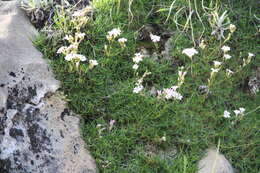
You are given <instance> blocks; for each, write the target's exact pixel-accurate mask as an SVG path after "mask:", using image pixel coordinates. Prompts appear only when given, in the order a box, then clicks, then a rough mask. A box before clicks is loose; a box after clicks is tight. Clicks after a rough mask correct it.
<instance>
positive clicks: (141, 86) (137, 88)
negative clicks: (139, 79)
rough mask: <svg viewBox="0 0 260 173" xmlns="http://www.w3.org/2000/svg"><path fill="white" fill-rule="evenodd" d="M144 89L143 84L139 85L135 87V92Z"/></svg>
mask: <svg viewBox="0 0 260 173" xmlns="http://www.w3.org/2000/svg"><path fill="white" fill-rule="evenodd" d="M143 89H144V87H143V85H142V84H140V85H137V86H136V87H135V88H134V90H133V93H139V92H141V91H142V90H143Z"/></svg>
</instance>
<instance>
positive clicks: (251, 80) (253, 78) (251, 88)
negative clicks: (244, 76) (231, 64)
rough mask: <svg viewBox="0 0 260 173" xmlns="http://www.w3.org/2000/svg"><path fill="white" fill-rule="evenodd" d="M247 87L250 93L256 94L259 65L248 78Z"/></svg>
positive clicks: (259, 73)
mask: <svg viewBox="0 0 260 173" xmlns="http://www.w3.org/2000/svg"><path fill="white" fill-rule="evenodd" d="M248 88H249V91H250V93H251V94H252V95H256V94H257V93H258V92H259V90H260V67H258V68H257V69H256V71H255V73H254V75H252V76H251V77H250V78H249V81H248Z"/></svg>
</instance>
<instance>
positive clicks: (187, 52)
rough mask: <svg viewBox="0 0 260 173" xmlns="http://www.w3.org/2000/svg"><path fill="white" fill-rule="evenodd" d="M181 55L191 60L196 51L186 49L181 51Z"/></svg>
mask: <svg viewBox="0 0 260 173" xmlns="http://www.w3.org/2000/svg"><path fill="white" fill-rule="evenodd" d="M182 53H183V54H185V55H187V56H188V57H190V58H192V57H193V56H194V55H195V54H198V51H197V50H196V49H194V48H187V49H184V50H183V51H182Z"/></svg>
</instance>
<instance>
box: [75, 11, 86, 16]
mask: <svg viewBox="0 0 260 173" xmlns="http://www.w3.org/2000/svg"><path fill="white" fill-rule="evenodd" d="M72 16H73V17H83V16H85V11H84V10H78V11H75V12H74V13H73V14H72Z"/></svg>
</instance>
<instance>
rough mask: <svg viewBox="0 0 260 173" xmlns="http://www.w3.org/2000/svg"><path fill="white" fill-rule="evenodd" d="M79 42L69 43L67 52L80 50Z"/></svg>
mask: <svg viewBox="0 0 260 173" xmlns="http://www.w3.org/2000/svg"><path fill="white" fill-rule="evenodd" d="M78 46H79V45H78V44H77V43H74V44H71V45H69V47H68V48H67V50H66V51H67V52H73V51H74V52H75V51H76V50H78Z"/></svg>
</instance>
